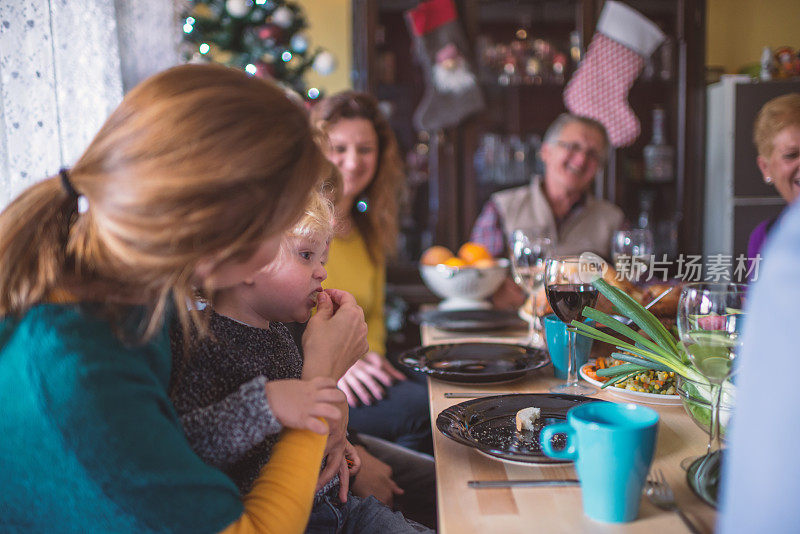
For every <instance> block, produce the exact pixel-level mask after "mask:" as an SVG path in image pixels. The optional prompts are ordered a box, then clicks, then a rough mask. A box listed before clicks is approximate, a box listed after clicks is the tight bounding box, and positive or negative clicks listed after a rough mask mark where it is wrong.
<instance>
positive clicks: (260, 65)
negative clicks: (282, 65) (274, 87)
mask: <svg viewBox="0 0 800 534" xmlns="http://www.w3.org/2000/svg"><path fill="white" fill-rule="evenodd" d="M256 76H257V77H259V78H274V77H275V67H274V66H272V65H270V64H269V63H264V62H263V61H257V62H256Z"/></svg>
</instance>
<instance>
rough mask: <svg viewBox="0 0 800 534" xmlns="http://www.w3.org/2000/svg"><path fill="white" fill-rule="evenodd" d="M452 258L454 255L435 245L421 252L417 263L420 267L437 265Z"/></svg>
mask: <svg viewBox="0 0 800 534" xmlns="http://www.w3.org/2000/svg"><path fill="white" fill-rule="evenodd" d="M453 257H455V254H453V253H452V252H451V251H450V249H449V248H447V247H440V246H439V245H436V246H434V247H431V248H429V249H427V250H426V251H425V252H423V253H422V257H421V258H420V259H419V262H420V263H421V264H422V265H439V264H440V263H444V262H446V261H447V260H449V259H450V258H453Z"/></svg>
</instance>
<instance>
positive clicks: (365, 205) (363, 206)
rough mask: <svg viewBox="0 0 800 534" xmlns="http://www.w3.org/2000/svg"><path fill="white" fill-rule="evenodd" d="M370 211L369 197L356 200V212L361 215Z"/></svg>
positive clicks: (360, 197) (365, 196)
mask: <svg viewBox="0 0 800 534" xmlns="http://www.w3.org/2000/svg"><path fill="white" fill-rule="evenodd" d="M368 209H369V197H368V196H367V195H363V194H362V195H361V196H359V197H358V199H357V200H356V211H358V212H359V213H366V211H367V210H368Z"/></svg>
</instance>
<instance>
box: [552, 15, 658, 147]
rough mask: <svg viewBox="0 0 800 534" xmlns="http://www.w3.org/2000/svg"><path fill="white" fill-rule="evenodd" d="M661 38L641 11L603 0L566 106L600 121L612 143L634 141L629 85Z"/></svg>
mask: <svg viewBox="0 0 800 534" xmlns="http://www.w3.org/2000/svg"><path fill="white" fill-rule="evenodd" d="M662 41H664V34H663V33H662V32H661V30H659V29H658V26H656V25H655V24H653V22H651V21H650V20H649V19H647V18H645V17H644V16H643V15H642V14H641V13H639V12H638V11H635V10H633V9H631V8H630V7H628V6H626V5H625V4H622V3H620V2H615V1H614V0H607V1H606V3H605V6H604V7H603V11H602V13H600V19H599V20H598V21H597V30H596V33H595V34H594V37H592V42H591V43H590V44H589V50H588V51H587V52H586V57H584V59H583V61H581V63H580V65H579V66H578V70H577V71H575V74H574V75H573V76H572V79H571V80H570V81H569V83H568V84H567V87H566V89H565V90H564V103H565V104H566V106H567V109H568V110H569V111H570V112H572V113H574V114H575V115H582V116H584V117H590V118H592V119H595V120H597V121H599V122H600V123H602V124H603V126H605V127H606V130H607V131H608V137H609V139H610V140H611V144H612V145H613V146H615V147H622V146H627V145H630V144H631V143H633V142H634V141H635V140H636V138H637V137H638V136H639V131H640V127H639V120H638V119H637V118H636V115H634V113H633V110H631V108H630V106H628V91H629V90H630V88H631V86H632V85H633V82H634V81H635V80H636V77H637V76H639V72H641V70H642V67H643V66H644V61H645V58H647V57H649V56H650V54H652V53H653V51H655V49H656V48H657V47H658V46H659V45H660V44H661V42H662Z"/></svg>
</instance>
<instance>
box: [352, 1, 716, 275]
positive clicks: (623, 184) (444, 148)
mask: <svg viewBox="0 0 800 534" xmlns="http://www.w3.org/2000/svg"><path fill="white" fill-rule="evenodd" d="M417 3H418V2H416V1H413V0H353V17H354V18H353V28H354V30H353V31H354V36H353V43H354V73H353V77H354V85H355V87H356V88H357V89H359V90H364V91H368V92H370V93H372V94H375V95H376V96H377V97H378V98H379V99H381V100H382V101H385V102H387V103H388V105H389V107H390V108H391V110H392V111H393V113H392V123H393V125H394V127H395V130H396V132H397V134H398V138H399V140H400V144H401V147H402V149H403V150H404V151H406V152H407V153H408V152H414V151H415V150H416V151H421V152H426V151H427V154H426V157H427V160H428V161H427V169H426V174H427V181H422V180H419V179H418V180H417V182H419V183H417V184H416V185H415V187H413V188H412V206H411V208H410V210H409V213H408V214H407V216H406V221H405V223H404V230H403V231H404V234H405V238H404V241H403V246H404V251H403V257H405V258H406V260H408V261H413V260H416V259H417V258H418V257H419V253H420V251H421V250H423V249H424V248H425V247H427V246H430V245H431V244H442V245H446V246H450V247H457V246H458V245H459V244H460V243H462V242H463V241H465V240H466V239H467V238H468V236H469V232H470V230H471V228H472V225H473V223H474V220H475V218H476V216H477V214H478V212H479V210H480V207H481V206H482V204H483V202H484V201H485V200H486V198H488V196H489V194H491V193H492V192H493V191H494V190H497V189H502V188H505V187H508V186H509V185H510V183H509V182H508V181H506V182H504V183H492V181H491V180H487V179H485V177H484V176H481V174H480V165H478V166H476V156H481V154H482V152H481V151H482V150H485V148H486V147H485V144H486V142H487V137H486V136H487V135H489V138H488V139H489V140H491V136H492V135H494V136H498V137H499V138H500V139H502V140H507V141H512V144H513V143H517V142H522V143H523V144H524V146H526V147H528V148H530V147H534V148H535V144H536V139H537V138H540V137H541V136H542V135H543V133H544V131H545V129H546V127H547V126H548V125H549V123H550V122H551V121H552V120H553V119H554V118H555V117H556V116H558V114H559V113H561V112H563V111H565V108H564V104H563V100H562V93H563V90H564V86H565V83H564V81H563V80H558V79H551V78H552V77H542V78H541V79H539V80H538V81H537V80H536V79H535V77H534V79H533V81H530V80H529V81H528V82H527V83H524V82H519V80H517V81H509V80H508V79H500V78H495V79H493V78H492V76H491V74H492V72H491V71H490V72H489V75H488V76H487V74H486V68H485V64H484V63H485V61H484V60H485V57H483V56H482V54H485V52H486V48H485V45H486V43H487V42H489V43H495V44H497V43H499V44H504V43H508V44H510V43H512V42H514V41H515V40H519V36H520V35H525V34H527V40H535V39H541V40H543V41H544V42H546V43H547V44H548V45H549V46H552V47H554V48H555V49H556V50H557V51H560V52H563V53H565V54H567V55H568V57H571V56H570V47H571V46H572V47H574V46H575V45H576V43H578V47H579V51H580V53H581V54H582V53H583V52H584V51H585V47H586V46H587V45H588V43H589V42H590V40H591V37H592V35H593V34H594V28H595V25H596V22H597V18H598V16H599V14H600V11H601V10H602V7H603V3H604V2H603V0H513V1H512V0H458V1H457V2H456V5H457V7H458V12H459V17H460V20H461V23H462V26H463V28H464V30H465V32H466V34H467V36H468V39H469V41H470V43H471V45H472V47H473V50H472V53H473V56H474V60H475V61H474V64H475V65H476V68H477V70H478V71H479V73H480V80H481V84H482V87H483V91H484V95H485V97H486V102H487V106H486V109H485V110H484V111H483V112H481V113H479V114H476V115H475V116H473V117H470V118H469V119H468V120H466V121H464V122H463V123H461V124H460V125H458V126H457V127H453V128H447V129H444V130H441V131H438V132H427V133H425V134H423V136H422V138H420V134H419V132H415V131H414V129H413V127H412V125H411V114H412V112H413V110H414V108H415V107H416V105H417V104H418V102H419V100H420V98H421V97H422V94H423V92H424V84H423V75H422V71H421V69H420V67H419V65H418V64H417V63H416V60H415V58H414V57H413V52H412V46H411V45H412V42H411V37H410V35H409V32H408V29H407V26H406V22H405V20H404V16H403V13H404V12H405V11H406V10H408V9H411V8H413V7H414V6H416V5H417ZM625 3H626V4H628V5H630V6H631V7H633V8H634V9H636V10H638V11H640V12H641V13H642V14H644V15H645V16H646V17H648V18H650V19H651V20H653V21H654V22H655V23H656V24H658V25H659V26H660V27H661V28H662V30H663V31H664V32H665V34H667V35H668V40H667V44H665V45H664V46H665V47H668V49H666V50H657V51H656V52H655V54H654V56H653V62H654V63H655V69H652V68H649V67H646V69H649V70H648V71H647V72H645V73H643V74H642V75H641V76H640V77H639V79H637V81H636V83H635V84H634V86H633V88H632V89H631V91H630V94H629V102H630V105H631V107H632V108H633V110H634V112H635V114H636V116H637V117H638V119H639V121H640V123H641V134H640V136H639V138H638V139H637V140H636V142H635V143H634V144H632V145H631V146H629V147H625V148H621V149H618V150H615V151H614V153H613V155H612V157H611V158H610V161H609V164H608V166H607V168H606V169H605V171H604V173H603V174H602V176H600V177H598V180H597V184H596V193H597V194H598V195H599V196H602V197H604V198H607V199H609V200H611V201H613V202H615V203H617V204H618V205H619V206H620V207H622V208H623V210H624V211H625V213H626V216H627V217H628V219H629V220H630V221H631V222H633V223H635V222H636V220H637V217H638V215H639V213H638V211H639V205H640V199H641V197H642V195H643V194H644V195H647V194H649V195H652V196H653V197H654V198H655V199H656V202H655V203H654V208H653V210H654V211H653V213H652V214H651V217H652V219H651V221H654V222H652V224H655V225H657V224H659V221H674V223H675V225H676V226H675V231H676V232H677V238H678V241H677V246H676V247H673V248H675V249H676V250H673V251H672V252H676V251H677V252H683V253H699V252H700V251H701V249H702V235H703V232H702V224H703V218H702V207H703V202H704V199H703V193H704V179H703V170H704V154H705V151H704V139H705V129H704V118H705V107H704V106H705V90H704V63H705V1H704V0H626V2H625ZM519 30H523V31H524V34H518V33H517V32H518V31H519ZM572 52H573V53H574V52H575V51H574V50H573V51H572ZM576 66H577V64H576V63H575V62H574V61H572V60H570V61H568V62H567V65H566V69H565V70H566V71H565V72H564V73H563V74H564V75H563V78H564V80H567V81H568V80H569V76H570V75H571V73H572V72H573V71H574V70H575V68H576ZM655 106H660V107H663V108H664V109H665V112H666V120H667V131H666V134H667V139H668V142H669V144H671V145H672V146H673V147H675V162H674V166H675V176H674V179H673V180H671V181H670V182H668V183H664V184H657V185H655V184H648V183H646V182H644V181H643V178H642V175H643V170H642V169H643V164H642V149H643V147H644V146H645V145H646V144H647V143H648V142H649V140H650V137H651V135H652V124H651V122H652V110H653V108H654V107H655ZM527 157H528V158H529V159H528V164H529V165H530V166H531V168H534V167H535V164H534V163H533V157H532V154H528V155H527ZM478 159H480V158H478ZM647 191H649V193H647Z"/></svg>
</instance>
